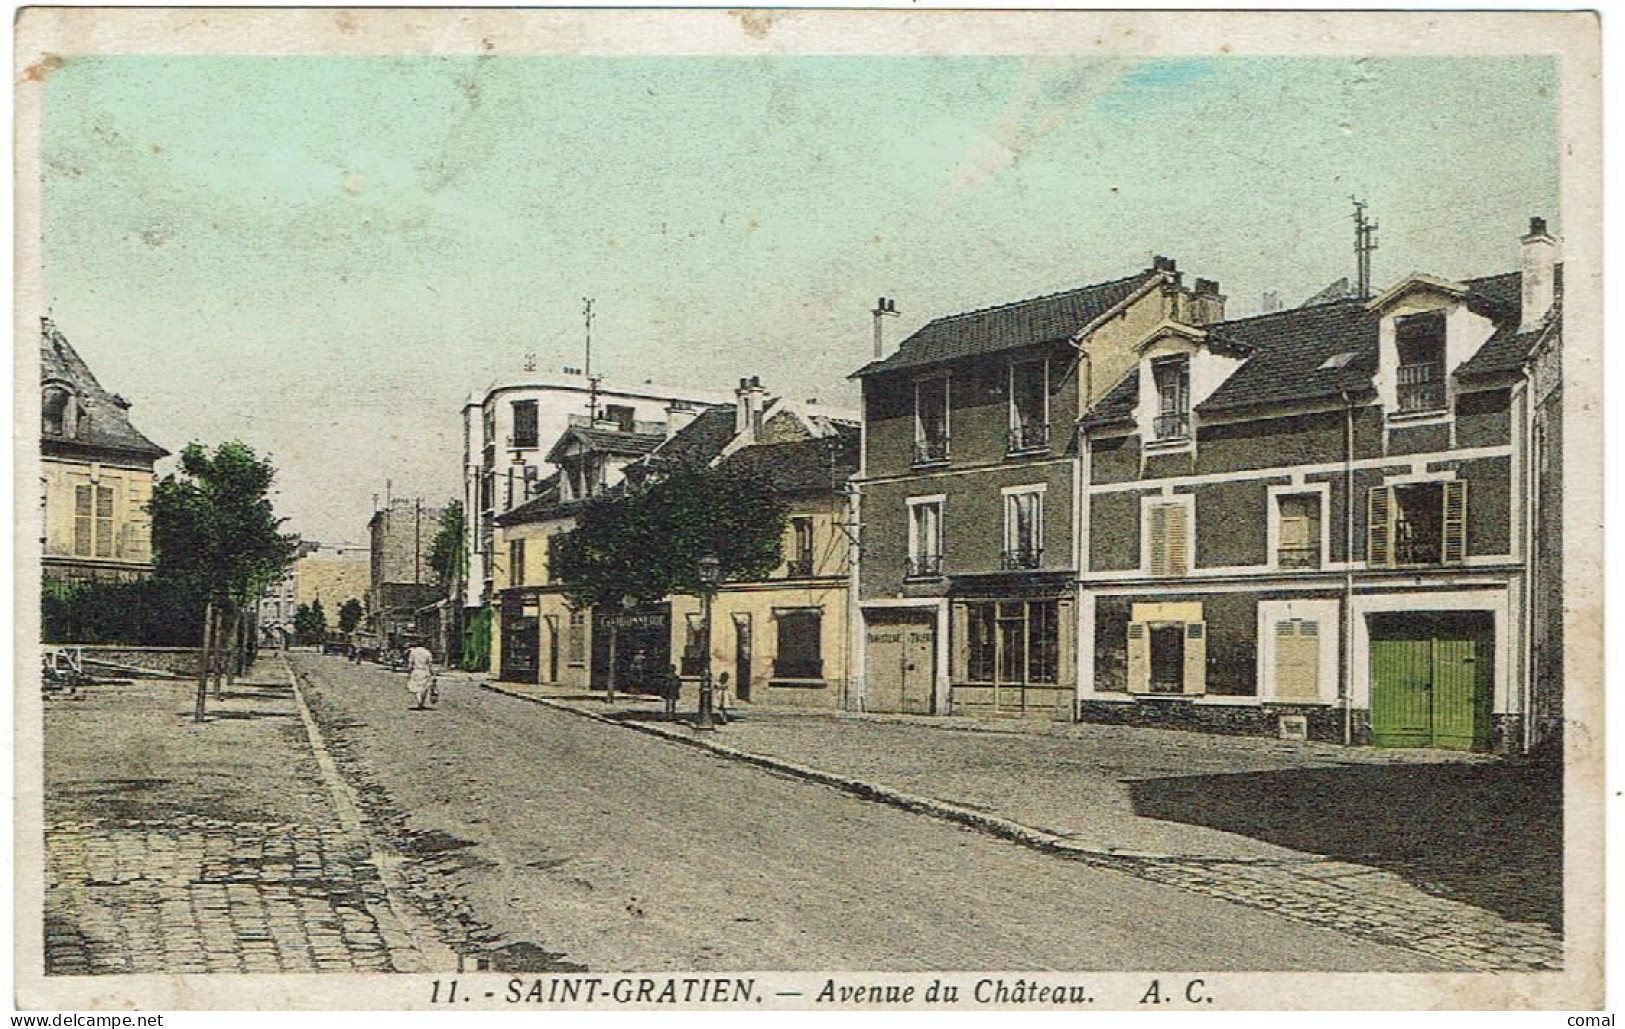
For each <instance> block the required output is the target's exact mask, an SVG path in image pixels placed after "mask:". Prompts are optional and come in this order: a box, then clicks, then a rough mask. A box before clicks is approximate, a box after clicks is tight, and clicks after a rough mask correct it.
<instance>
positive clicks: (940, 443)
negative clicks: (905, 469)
mask: <svg viewBox="0 0 1625 1029" xmlns="http://www.w3.org/2000/svg"><path fill="white" fill-rule="evenodd" d="M946 460H948V437H947V436H936V437H931V438H927V439H922V440H918V441H916V442H915V444H914V463H915V464H935V463H937V462H938V461H946Z"/></svg>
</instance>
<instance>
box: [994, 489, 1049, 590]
mask: <svg viewBox="0 0 1625 1029" xmlns="http://www.w3.org/2000/svg"><path fill="white" fill-rule="evenodd" d="M1043 538H1044V494H1043V492H1042V490H1041V489H1038V488H1033V487H1024V488H1020V489H1016V490H1012V491H1009V492H1006V493H1005V497H1004V551H1003V553H1002V555H1001V565H1002V566H1003V568H1004V569H1005V570H1006V571H1020V570H1023V569H1029V568H1037V567H1038V566H1039V563H1040V562H1041V561H1042V560H1043V558H1044V547H1043V543H1042V540H1043Z"/></svg>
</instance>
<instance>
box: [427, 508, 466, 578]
mask: <svg viewBox="0 0 1625 1029" xmlns="http://www.w3.org/2000/svg"><path fill="white" fill-rule="evenodd" d="M466 531H467V522H466V520H465V519H464V518H463V502H462V501H461V500H453V501H452V502H451V503H449V504H447V505H446V507H445V509H444V510H442V511H441V512H440V526H439V528H437V529H436V530H435V534H434V539H433V540H432V541H430V543H429V567H430V568H432V569H433V570H434V574H435V578H436V580H437V581H439V583H440V585H442V586H456V585H460V584H461V583H462V581H463V579H464V577H465V576H466V575H467V572H468V565H467V561H468V558H467V555H466V554H465V553H464V550H463V536H464V533H465V532H466Z"/></svg>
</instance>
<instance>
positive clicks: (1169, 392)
mask: <svg viewBox="0 0 1625 1029" xmlns="http://www.w3.org/2000/svg"><path fill="white" fill-rule="evenodd" d="M1151 377H1152V379H1153V380H1154V381H1155V384H1156V389H1157V414H1156V418H1155V421H1154V424H1153V426H1152V433H1153V435H1154V438H1155V439H1156V440H1157V441H1159V442H1161V441H1169V442H1171V441H1174V440H1182V439H1188V438H1190V434H1191V363H1190V358H1189V357H1187V356H1185V355H1183V354H1181V355H1179V356H1178V357H1165V358H1162V359H1161V360H1158V361H1154V362H1152V365H1151Z"/></svg>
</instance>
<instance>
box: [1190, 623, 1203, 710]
mask: <svg viewBox="0 0 1625 1029" xmlns="http://www.w3.org/2000/svg"><path fill="white" fill-rule="evenodd" d="M1185 692H1186V693H1205V692H1207V623H1206V622H1186V623H1185Z"/></svg>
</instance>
